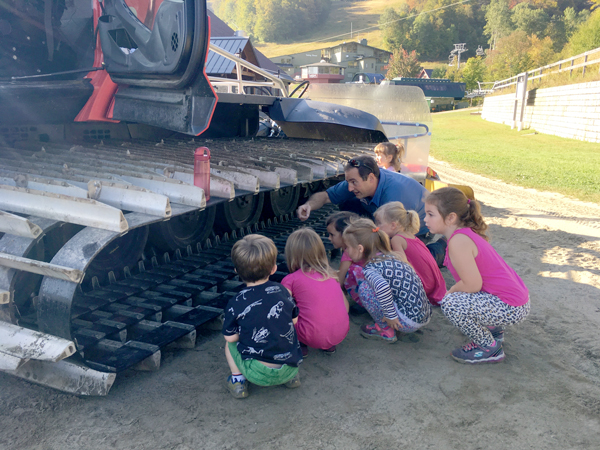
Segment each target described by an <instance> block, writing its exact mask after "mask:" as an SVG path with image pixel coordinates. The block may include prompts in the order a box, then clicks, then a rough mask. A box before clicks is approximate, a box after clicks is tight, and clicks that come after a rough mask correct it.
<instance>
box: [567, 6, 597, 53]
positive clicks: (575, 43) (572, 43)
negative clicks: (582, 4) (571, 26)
mask: <svg viewBox="0 0 600 450" xmlns="http://www.w3.org/2000/svg"><path fill="white" fill-rule="evenodd" d="M598 47H600V9H596V10H595V11H594V12H593V13H592V14H591V15H590V17H589V18H588V20H586V21H585V23H583V24H582V25H581V26H580V27H579V28H578V29H577V31H576V32H575V33H573V35H572V36H571V39H569V50H570V53H571V55H578V54H580V53H583V52H587V51H588V50H593V49H595V48H598Z"/></svg>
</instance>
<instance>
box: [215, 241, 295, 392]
mask: <svg viewBox="0 0 600 450" xmlns="http://www.w3.org/2000/svg"><path fill="white" fill-rule="evenodd" d="M231 259H232V261H233V264H234V266H235V270H236V272H237V274H238V275H239V277H240V279H241V280H242V281H243V282H244V283H245V284H246V288H245V289H243V290H242V291H240V293H239V294H238V295H237V296H236V297H234V298H232V299H231V300H229V303H228V304H227V308H226V309H225V321H224V324H223V335H224V336H225V340H226V341H227V344H226V345H225V356H226V357H227V363H228V364H229V368H230V369H231V375H230V376H229V377H228V378H227V388H228V389H229V392H231V394H232V395H233V396H234V397H235V398H246V397H248V382H250V383H254V384H258V385H259V386H276V385H279V384H285V385H286V386H287V387H289V388H295V387H298V386H300V378H299V377H298V364H300V363H301V362H302V352H301V350H300V345H299V343H298V338H297V337H296V331H295V329H294V324H295V323H296V321H297V320H298V307H297V306H296V304H295V303H294V301H293V299H292V298H291V296H290V294H289V292H288V290H287V289H286V288H285V287H283V286H282V285H281V284H279V283H275V282H274V281H269V276H270V275H272V274H274V273H275V271H276V270H277V265H276V261H277V247H275V244H274V243H273V241H272V240H271V239H269V238H267V237H265V236H260V235H257V234H250V235H248V236H245V237H244V238H243V239H241V240H239V241H238V242H236V243H235V245H234V246H233V248H232V250H231Z"/></svg>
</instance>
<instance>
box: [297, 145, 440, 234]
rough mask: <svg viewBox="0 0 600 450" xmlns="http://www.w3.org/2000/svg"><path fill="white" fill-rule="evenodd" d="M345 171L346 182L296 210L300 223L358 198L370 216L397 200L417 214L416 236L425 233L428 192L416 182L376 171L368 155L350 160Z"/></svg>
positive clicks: (314, 195) (363, 213) (383, 171)
mask: <svg viewBox="0 0 600 450" xmlns="http://www.w3.org/2000/svg"><path fill="white" fill-rule="evenodd" d="M344 169H345V170H344V171H345V175H346V180H345V181H342V182H341V183H338V184H336V185H335V186H332V187H330V188H329V189H327V191H324V192H317V193H315V194H313V195H311V197H310V198H309V199H308V201H307V202H306V203H305V204H303V205H301V206H300V207H298V218H299V219H300V220H303V221H304V220H306V219H308V218H309V216H310V212H311V211H313V210H317V209H319V208H321V207H322V206H324V205H326V204H327V203H335V204H336V205H341V204H343V203H345V202H348V201H350V200H354V199H358V200H359V201H360V203H361V206H362V208H363V209H364V211H362V215H365V214H368V215H372V214H373V213H374V212H375V210H377V208H379V207H380V206H381V205H384V204H386V203H389V202H394V201H398V202H402V203H403V204H404V208H406V209H407V210H413V211H416V212H417V213H418V214H419V219H421V229H420V230H419V233H418V234H419V235H421V234H426V233H427V227H426V226H425V203H424V200H425V197H426V196H427V194H428V193H429V192H428V191H427V189H425V188H424V187H423V186H421V184H419V182H417V181H415V180H413V179H412V178H410V177H407V176H406V175H402V174H400V173H396V172H391V171H389V170H379V167H377V163H376V162H375V159H373V158H371V157H370V156H358V157H356V158H353V159H351V160H350V161H349V162H348V164H346V167H345V168H344ZM355 212H361V211H355Z"/></svg>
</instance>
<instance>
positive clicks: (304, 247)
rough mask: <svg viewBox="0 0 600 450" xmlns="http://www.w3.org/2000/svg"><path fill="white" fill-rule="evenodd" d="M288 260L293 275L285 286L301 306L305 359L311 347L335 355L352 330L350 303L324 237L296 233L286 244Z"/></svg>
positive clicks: (303, 231) (305, 231)
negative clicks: (328, 253) (339, 280)
mask: <svg viewBox="0 0 600 450" xmlns="http://www.w3.org/2000/svg"><path fill="white" fill-rule="evenodd" d="M285 258H286V262H287V266H288V270H289V271H290V272H291V273H290V274H289V275H287V276H286V277H285V278H284V279H283V280H282V282H281V284H283V285H284V286H285V287H286V288H287V289H288V290H289V291H290V293H291V294H292V297H294V299H295V300H296V304H297V305H298V309H299V315H298V322H297V323H296V333H297V335H298V340H299V341H300V345H301V347H302V351H303V354H304V356H306V355H307V354H308V348H307V347H313V348H318V349H321V350H324V351H325V352H326V353H334V352H335V350H336V346H337V345H338V344H339V343H340V342H342V341H343V340H344V338H345V337H346V335H347V334H348V330H349V329H350V322H349V319H348V302H347V301H346V298H345V297H344V293H343V292H342V288H341V287H340V284H339V283H338V280H337V278H336V277H335V272H334V271H333V270H332V269H331V268H330V267H329V261H328V260H327V253H326V252H325V246H324V245H323V242H322V241H321V238H320V237H319V236H318V235H317V233H315V231H314V230H313V229H312V228H301V229H300V230H296V231H294V232H293V233H292V234H291V235H290V237H289V238H288V240H287V242H286V244H285ZM302 344H304V345H302Z"/></svg>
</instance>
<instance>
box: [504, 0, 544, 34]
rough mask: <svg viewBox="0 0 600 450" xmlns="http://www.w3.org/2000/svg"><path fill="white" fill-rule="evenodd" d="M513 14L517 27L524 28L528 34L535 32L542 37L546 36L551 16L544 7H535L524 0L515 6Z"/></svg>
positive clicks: (513, 20) (518, 28)
mask: <svg viewBox="0 0 600 450" xmlns="http://www.w3.org/2000/svg"><path fill="white" fill-rule="evenodd" d="M511 15H512V22H513V23H514V25H515V29H517V30H523V31H524V32H525V33H527V35H532V34H535V35H536V36H538V37H540V38H543V37H544V36H546V29H547V28H548V25H549V23H550V16H548V14H547V13H546V11H544V10H543V9H540V8H535V9H534V8H532V7H530V6H529V4H528V3H525V2H524V3H519V4H518V5H517V6H515V7H514V8H513V9H512V14H511Z"/></svg>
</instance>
